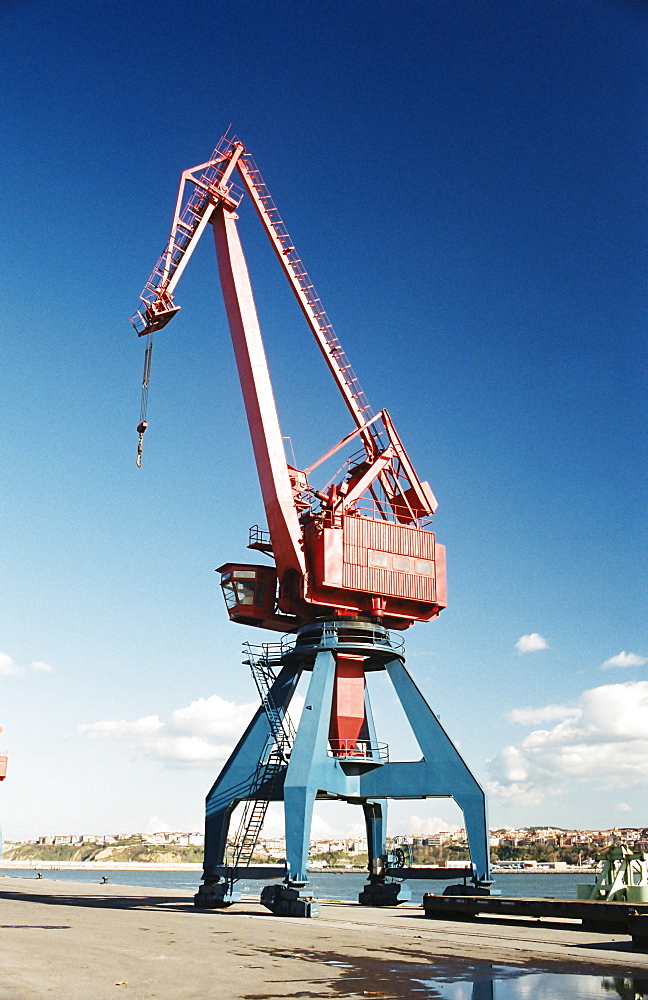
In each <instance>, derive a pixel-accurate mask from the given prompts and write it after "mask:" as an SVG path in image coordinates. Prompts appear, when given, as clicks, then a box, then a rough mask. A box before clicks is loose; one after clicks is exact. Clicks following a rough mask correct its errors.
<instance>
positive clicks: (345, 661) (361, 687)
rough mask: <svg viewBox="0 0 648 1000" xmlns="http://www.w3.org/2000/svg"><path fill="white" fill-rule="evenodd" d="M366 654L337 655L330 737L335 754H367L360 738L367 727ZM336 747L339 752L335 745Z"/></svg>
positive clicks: (347, 755) (346, 755) (348, 755)
mask: <svg viewBox="0 0 648 1000" xmlns="http://www.w3.org/2000/svg"><path fill="white" fill-rule="evenodd" d="M364 661H365V657H364V656H353V655H352V654H350V653H340V652H338V653H337V655H336V669H335V684H334V687H333V703H332V705H331V724H330V727H329V740H330V741H331V747H332V748H334V753H335V756H345V757H350V756H356V754H357V755H358V756H364V752H363V750H362V749H361V748H359V747H358V741H359V740H360V737H361V735H362V731H363V729H364V726H365V674H364ZM336 747H337V752H336V751H335V748H336Z"/></svg>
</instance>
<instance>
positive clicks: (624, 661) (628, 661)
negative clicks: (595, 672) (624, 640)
mask: <svg viewBox="0 0 648 1000" xmlns="http://www.w3.org/2000/svg"><path fill="white" fill-rule="evenodd" d="M644 663H648V659H646V657H645V656H637V654H636V653H626V652H624V651H621V652H620V653H617V655H616V656H611V657H610V659H609V660H606V661H605V663H602V664H601V670H609V669H610V667H643V665H644Z"/></svg>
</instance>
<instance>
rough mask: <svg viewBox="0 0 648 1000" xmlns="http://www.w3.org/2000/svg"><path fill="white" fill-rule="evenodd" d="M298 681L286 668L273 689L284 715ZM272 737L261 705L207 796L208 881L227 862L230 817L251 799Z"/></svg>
mask: <svg viewBox="0 0 648 1000" xmlns="http://www.w3.org/2000/svg"><path fill="white" fill-rule="evenodd" d="M298 680H299V671H298V670H297V671H296V670H295V668H294V667H287V666H286V667H283V669H282V670H281V671H280V673H279V675H278V677H277V679H276V681H275V682H274V684H273V685H272V687H271V688H270V692H271V697H272V699H273V702H274V704H275V705H276V706H277V708H279V709H280V711H281V712H284V711H285V710H286V709H287V707H288V705H289V704H290V700H291V698H292V696H293V695H294V693H295V688H296V687H297V681H298ZM269 736H270V724H269V722H268V717H267V715H266V713H265V711H264V709H263V707H262V706H261V707H260V708H258V709H257V712H256V714H255V716H254V718H253V719H252V722H251V723H250V725H249V726H248V727H247V729H246V730H245V733H244V734H243V736H242V737H241V739H240V740H239V742H238V744H237V746H236V748H235V749H234V751H233V753H232V754H231V756H230V758H229V760H228V761H227V763H226V764H225V766H224V767H223V769H222V771H221V772H220V774H219V776H218V778H217V779H216V781H215V782H214V785H213V786H212V788H211V790H210V792H209V794H208V795H207V800H206V805H205V863H204V878H205V879H210V878H212V877H214V874H213V868H214V867H215V866H217V865H222V864H223V862H224V858H225V849H226V846H227V833H228V829H229V822H230V816H231V814H232V811H233V809H234V807H235V806H236V805H237V804H238V803H239V802H241V801H242V800H243V799H246V798H248V797H250V794H251V793H253V792H254V790H255V789H254V780H255V774H256V773H257V766H258V763H259V761H260V759H261V756H262V754H263V751H264V749H265V747H266V743H267V741H268V737H269Z"/></svg>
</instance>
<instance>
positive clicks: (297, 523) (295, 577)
mask: <svg viewBox="0 0 648 1000" xmlns="http://www.w3.org/2000/svg"><path fill="white" fill-rule="evenodd" d="M234 170H238V174H239V176H240V178H241V181H242V184H243V187H244V189H245V191H246V192H247V193H248V195H249V197H250V200H251V201H252V204H253V205H254V207H255V209H256V211H257V214H258V215H259V218H260V220H261V222H262V224H263V227H264V229H265V231H266V233H267V235H268V237H269V239H270V242H271V245H272V247H273V249H274V251H275V253H276V255H277V257H278V259H279V261H280V263H281V266H282V268H283V271H284V273H285V275H286V277H287V279H288V281H289V283H290V286H291V288H292V290H293V292H294V294H295V296H296V298H297V301H298V303H299V305H300V308H301V310H302V312H303V314H304V316H305V318H306V320H307V323H308V325H309V327H310V330H311V332H312V334H313V336H314V337H315V340H316V342H317V344H318V346H319V348H320V350H321V352H322V354H323V356H324V358H325V360H326V363H327V365H328V367H329V370H330V371H331V373H332V375H333V377H334V379H335V382H336V384H337V386H338V388H339V390H340V393H341V395H342V398H343V400H344V402H345V404H346V406H347V408H348V410H349V413H350V414H351V416H352V419H353V421H354V423H355V429H354V430H353V431H351V433H349V434H348V435H347V436H346V437H345V438H344V439H343V440H342V441H341V442H339V443H338V444H336V445H334V446H333V447H332V448H330V449H329V450H328V451H327V453H326V455H324V456H323V457H322V458H320V459H318V460H316V461H314V462H313V463H311V464H310V465H309V467H308V468H307V469H306V470H300V469H296V468H294V467H292V466H290V465H289V464H288V463H287V461H286V457H285V452H284V444H283V438H282V433H281V428H280V425H279V419H278V416H277V410H276V405H275V401H274V395H273V391H272V385H271V382H270V375H269V372H268V365H267V360H266V355H265V349H264V346H263V340H262V337H261V331H260V328H259V322H258V318H257V314H256V308H255V304H254V297H253V294H252V287H251V284H250V279H249V275H248V270H247V265H246V262H245V257H244V255H243V250H242V247H241V243H240V240H239V236H238V232H237V227H236V221H237V218H238V216H237V214H236V209H237V208H238V206H239V204H240V201H241V197H242V194H243V192H242V191H241V189H238V188H236V186H235V185H233V184H232V180H231V178H232V175H233V173H234ZM188 192H189V193H188ZM208 223H210V224H211V225H212V226H213V230H214V236H215V242H216V251H217V257H218V267H219V273H220V280H221V286H222V289H223V296H224V300H225V306H226V310H227V316H228V321H229V326H230V332H231V336H232V342H233V345H234V352H235V355H236V362H237V366H238V372H239V378H240V382H241V388H242V392H243V399H244V403H245V409H246V413H247V418H248V424H249V428H250V435H251V438H252V444H253V448H254V456H255V461H256V465H257V470H258V474H259V481H260V485H261V492H262V496H263V503H264V507H265V512H266V518H267V523H268V529H269V534H270V544H268V545H266V544H264V545H263V546H261V545H260V544H259V543H258V542H255V543H254V544H253V545H252V547H254V548H258V549H259V548H260V549H261V551H265V552H266V553H268V554H271V555H272V556H273V558H274V562H275V568H273V569H272V573H275V577H274V579H275V580H276V592H274V593H272V594H270V589H271V587H272V585H271V583H270V582H269V577H268V578H267V579H266V580H265V582H264V587H265V588H266V590H265V594H264V597H263V600H260V599H258V597H257V596H255V597H254V601H253V603H249V602H248V603H246V602H241V601H238V600H237V601H232V602H229V603H228V611H229V614H230V617H231V618H232V619H233V620H234V621H238V622H241V623H243V624H251V625H252V624H253V625H261V626H262V627H264V628H268V629H274V630H277V631H279V630H280V631H284V632H285V631H289V630H291V629H295V628H298V627H299V626H301V625H304V624H306V623H308V622H310V621H313V620H314V619H316V618H320V617H326V616H327V615H328V616H329V617H330V616H334V615H336V614H342V615H347V616H360V617H368V618H372V619H374V620H379V621H380V622H382V624H384V625H385V626H386V627H388V628H407V627H408V626H409V625H411V624H412V622H414V621H429V620H430V619H431V618H434V617H435V616H436V615H438V614H439V612H440V611H441V610H442V608H444V607H445V604H446V581H445V550H444V547H443V546H442V545H439V544H437V542H436V538H435V535H434V533H433V532H432V531H430V528H429V520H430V517H431V515H432V514H433V513H434V511H435V510H436V500H435V498H434V494H433V493H432V490H431V489H430V487H429V485H428V484H427V483H426V482H423V481H421V480H420V479H419V478H418V476H417V474H416V472H415V470H414V468H413V466H412V463H411V461H410V459H409V457H408V455H407V452H406V451H405V448H404V447H403V444H402V442H401V440H400V438H399V436H398V434H397V433H396V430H395V428H394V425H393V423H392V421H391V418H390V417H389V414H388V413H387V411H386V410H382V411H381V412H380V413H378V414H376V415H374V414H373V412H372V410H371V407H370V406H369V402H368V400H367V397H366V395H365V394H364V392H363V391H362V388H361V387H360V383H359V381H358V378H357V376H356V374H355V372H354V371H353V368H352V367H351V364H350V362H349V360H348V358H347V356H346V355H345V353H344V351H343V348H342V345H341V343H340V341H339V338H338V337H337V335H336V333H335V330H334V329H333V326H332V324H331V322H330V319H329V317H328V315H327V314H326V312H325V310H324V307H323V305H322V302H321V300H320V298H319V296H318V295H317V292H316V291H315V288H314V286H313V283H312V281H311V280H310V278H309V276H308V273H307V271H306V269H305V267H304V264H303V262H302V260H301V258H300V257H299V255H298V253H297V251H296V249H295V246H294V243H293V242H292V240H291V238H290V235H289V233H288V230H287V228H286V226H285V224H284V222H283V220H282V219H281V216H280V215H279V212H278V209H277V207H276V205H275V203H274V201H273V200H272V197H271V195H270V193H269V191H268V188H267V185H266V184H265V182H264V181H263V178H262V177H261V174H260V172H259V169H258V167H257V166H256V164H255V163H254V160H253V159H252V157H251V156H250V154H249V153H248V152H247V151H246V149H245V147H244V145H243V143H241V142H240V141H239V140H238V139H235V138H232V139H230V138H229V137H228V136H224V137H223V138H222V139H221V140H220V142H219V143H218V146H217V147H216V149H215V151H214V153H213V155H212V158H211V159H210V160H209V161H208V162H207V163H203V164H200V165H199V166H198V167H195V168H193V169H192V170H187V171H185V172H184V173H183V174H182V179H181V184H180V191H179V194H178V199H177V202H176V209H175V214H174V220H173V225H172V230H171V235H170V238H169V242H168V244H167V247H166V250H165V252H164V253H163V255H162V257H161V258H160V260H159V261H158V264H157V265H156V268H155V269H154V271H153V273H152V275H151V277H150V278H149V281H148V282H147V284H146V287H145V289H144V291H143V292H142V295H141V299H142V303H143V305H142V308H141V309H140V311H139V312H138V313H137V314H136V315H135V316H134V317H133V318H132V319H133V323H134V325H135V327H136V329H137V332H138V334H139V335H144V334H147V333H150V332H152V331H153V330H157V329H160V328H161V327H162V326H164V325H166V323H168V322H169V320H170V319H171V318H172V317H173V316H174V315H175V314H176V312H177V310H178V306H176V305H175V304H174V301H173V292H174V289H175V286H176V284H177V282H178V279H179V277H180V275H181V274H182V271H183V270H184V268H185V267H186V264H187V261H188V260H189V258H190V256H191V254H192V253H193V250H194V249H195V246H196V243H197V241H198V239H199V238H200V235H201V234H202V232H203V231H204V229H205V227H206V225H207V224H208ZM356 439H357V440H356ZM352 442H355V443H354V444H353V447H355V448H356V449H357V447H358V445H360V446H361V447H360V451H359V452H357V453H356V454H355V455H352V456H351V457H350V458H349V459H348V460H347V462H346V464H345V466H344V468H343V471H342V473H341V475H340V476H339V477H338V478H337V479H336V481H329V482H328V483H327V484H326V485H325V486H324V487H321V486H320V485H319V484H314V483H313V482H312V481H311V478H310V477H311V476H312V474H313V473H314V472H315V470H316V469H318V468H319V467H320V466H321V465H322V463H323V462H324V461H325V460H326V459H328V458H330V457H331V456H332V455H333V454H335V453H336V452H337V451H339V450H340V449H342V448H346V447H347V446H349V445H351V443H352ZM234 569H235V567H234V566H233V564H227V567H223V568H222V571H225V572H228V571H230V570H232V571H233V570H234ZM239 569H242V570H244V569H245V567H239ZM247 569H248V570H249V571H252V570H254V571H255V572H259V573H260V571H261V570H262V569H266V570H267V569H268V567H248V568H247ZM233 579H234V578H233V577H232V580H233ZM260 579H261V577H260V576H259V580H260ZM226 583H227V581H226ZM345 669H346V667H345ZM356 680H357V678H356ZM347 681H348V685H350V686H349V687H348V688H347V686H346V685H347ZM338 682H339V684H340V688H339V691H340V698H341V699H342V700H343V701H345V704H346V700H345V699H347V692H348V691H351V690H355V688H354V687H353V683H352V678H351V675H349V676H347V675H346V674H345V673H344V672H343V673H341V674H340V675H339V678H338ZM358 685H359V680H358ZM358 690H359V686H358ZM348 697H351V695H348ZM354 699H355V700H357V699H356V696H355V695H354V696H353V698H352V700H354ZM354 704H355V701H354ZM358 705H359V702H358ZM356 708H357V715H355V714H354V712H355V711H356V709H354V710H353V712H352V713H351V715H349V716H346V715H344V714H343V713H342V714H340V713H338V714H337V716H336V717H337V718H338V720H346V719H349V720H350V719H359V718H360V709H359V707H357V706H356ZM345 711H346V709H345ZM335 725H336V726H342V728H343V729H344V733H342V731H341V730H340V731H337V730H336V732H337V735H333V732H332V733H331V737H332V739H335V740H340V741H348V740H352V739H353V738H354V736H355V735H357V733H356V728H355V727H356V723H355V722H353V723H352V722H350V721H349V722H348V727H350V728H349V732H348V734H347V729H346V727H347V722H346V721H345V722H342V721H339V722H337V723H335Z"/></svg>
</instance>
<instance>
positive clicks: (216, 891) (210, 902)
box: [194, 881, 241, 910]
mask: <svg viewBox="0 0 648 1000" xmlns="http://www.w3.org/2000/svg"><path fill="white" fill-rule="evenodd" d="M240 898H241V890H240V889H235V888H234V887H233V886H232V884H231V883H230V882H226V881H222V882H203V883H202V885H201V886H200V888H199V889H198V892H197V893H196V895H195V896H194V906H196V907H198V909H200V910H224V909H226V907H228V906H231V905H232V903H238V901H239V899H240Z"/></svg>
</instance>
